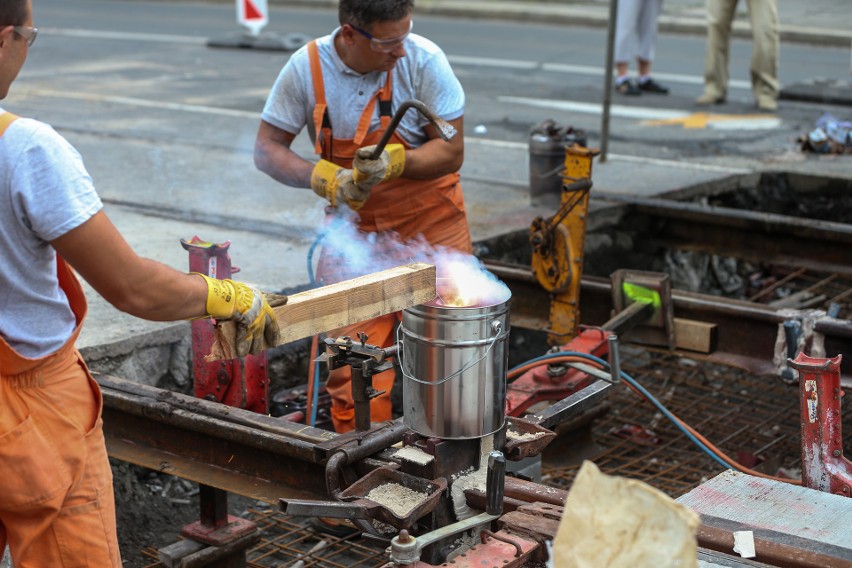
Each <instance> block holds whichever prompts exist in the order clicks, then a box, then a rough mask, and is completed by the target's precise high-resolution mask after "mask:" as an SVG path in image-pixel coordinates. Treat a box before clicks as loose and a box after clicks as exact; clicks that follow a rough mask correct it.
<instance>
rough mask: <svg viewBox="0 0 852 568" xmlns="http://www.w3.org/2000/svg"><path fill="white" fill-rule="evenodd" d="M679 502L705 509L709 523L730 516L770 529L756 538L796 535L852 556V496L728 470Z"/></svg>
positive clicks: (758, 528)
mask: <svg viewBox="0 0 852 568" xmlns="http://www.w3.org/2000/svg"><path fill="white" fill-rule="evenodd" d="M677 502H678V503H680V504H682V505H686V506H687V507H689V508H691V509H692V510H693V511H695V512H696V513H699V514H700V515H701V516H702V519H703V521H702V522H704V524H710V521H711V520H713V518H715V519H726V520H728V521H732V522H735V523H741V524H743V525H748V526H751V527H755V531H765V532H762V533H758V532H756V533H755V536H756V537H760V538H769V537H770V536H773V535H772V534H770V532H769V531H771V532H772V533H781V534H786V535H793V536H795V537H798V538H800V539H807V540H811V541H816V542H820V543H824V544H828V545H832V546H835V547H839V548H841V549H843V550H845V551H846V557H847V558H850V559H852V524H850V523H849V519H852V499H850V498H849V497H842V496H840V495H834V494H832V493H825V492H822V491H817V490H815V489H809V488H807V487H801V486H799V485H793V484H789V483H783V482H781V481H775V480H774V479H764V478H761V477H755V476H752V475H748V474H745V473H740V472H738V471H734V470H727V471H724V472H722V473H720V474H719V475H717V476H716V477H713V478H712V479H710V480H708V481H706V482H704V483H702V484H701V485H699V486H698V487H696V488H695V489H693V490H692V491H690V492H689V493H687V494H686V495H681V496H680V497H678V498H677ZM716 526H718V524H717V525H716ZM761 534H762V535H763V536H761ZM773 538H774V536H773Z"/></svg>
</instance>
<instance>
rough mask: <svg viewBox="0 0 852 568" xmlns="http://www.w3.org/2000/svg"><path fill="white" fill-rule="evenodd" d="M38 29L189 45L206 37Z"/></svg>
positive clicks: (203, 42)
mask: <svg viewBox="0 0 852 568" xmlns="http://www.w3.org/2000/svg"><path fill="white" fill-rule="evenodd" d="M39 31H40V32H41V33H42V34H43V35H45V36H47V35H56V36H64V37H80V38H85V39H114V40H119V41H149V42H156V43H185V44H190V45H206V44H207V38H202V37H195V36H185V35H169V34H146V33H136V32H110V31H100V30H78V29H72V28H44V29H42V28H39Z"/></svg>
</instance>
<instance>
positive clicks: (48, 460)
mask: <svg viewBox="0 0 852 568" xmlns="http://www.w3.org/2000/svg"><path fill="white" fill-rule="evenodd" d="M37 32H38V29H37V28H35V27H33V19H32V4H31V2H30V0H4V1H3V2H0V99H4V98H5V97H6V95H7V94H8V92H9V87H10V86H11V84H12V82H13V81H14V80H15V78H16V77H17V75H18V72H19V71H20V70H21V67H22V66H23V64H24V61H25V60H26V58H27V54H28V51H29V47H30V45H32V43H33V42H34V41H35V38H36V34H37ZM102 209H103V205H102V203H101V200H100V198H99V197H98V194H97V193H96V191H95V188H94V186H93V185H92V179H91V177H90V176H89V174H88V173H87V171H86V169H85V167H84V166H83V162H82V160H81V158H80V155H79V154H78V153H77V151H76V150H75V149H74V148H73V147H72V146H71V145H70V144H69V143H68V142H67V141H66V140H65V139H64V138H62V137H61V136H60V135H59V134H57V133H56V131H55V130H53V129H52V128H51V127H50V126H48V125H47V124H44V123H43V122H38V121H36V120H33V119H28V118H18V117H17V116H15V115H13V114H11V113H9V112H7V111H5V110H4V109H2V108H0V556H2V555H3V551H4V550H5V549H6V545H7V544H8V546H9V551H10V552H11V555H12V564H13V565H14V566H17V567H20V568H24V567H28V566H29V567H39V568H41V567H43V568H62V567H71V566H73V567H74V568H82V567H89V568H104V567H113V568H120V567H121V565H122V563H121V557H120V554H119V550H118V538H117V534H116V521H115V501H114V497H113V490H112V472H111V470H110V465H109V461H108V459H107V452H106V446H105V444H104V435H103V429H102V422H101V403H102V399H101V392H100V389H99V388H98V384H97V383H96V382H95V381H94V379H92V375H91V374H90V373H89V370H88V369H87V367H86V364H85V362H84V361H83V359H82V357H81V356H80V353H79V352H78V351H77V348H76V346H75V343H76V339H77V336H78V335H79V333H80V327H81V325H82V323H83V318H84V317H85V315H86V305H87V304H86V297H85V296H84V294H83V289H82V287H81V285H80V282H79V281H78V280H77V277H76V274H75V270H76V273H79V274H80V275H81V276H83V278H85V279H86V281H88V282H89V284H91V285H92V287H93V288H94V289H95V290H96V291H97V292H98V293H100V294H101V295H102V296H103V297H104V298H105V299H106V300H107V301H109V302H110V303H111V304H113V305H114V306H116V307H118V308H119V309H121V310H123V311H126V312H128V313H130V314H133V315H136V316H138V317H141V318H145V319H149V320H157V321H171V320H177V319H186V318H194V317H204V316H207V315H212V316H213V317H216V318H218V319H222V320H227V319H233V320H235V321H236V322H237V351H238V352H240V353H242V354H245V353H247V352H249V351H256V350H259V348H260V347H261V342H260V341H259V339H261V338H263V337H264V336H265V338H266V340H267V341H268V342H270V343H275V342H276V341H277V334H278V326H277V324H276V323H275V318H274V314H272V310H271V308H270V307H269V304H268V303H267V302H266V300H265V299H264V297H263V295H262V294H261V293H260V292H258V291H257V290H255V289H253V288H251V287H249V286H246V285H245V284H242V283H239V282H233V281H230V280H214V279H211V278H208V277H206V276H200V275H190V274H184V273H182V272H179V271H176V270H173V269H171V268H169V267H167V266H165V265H163V264H160V263H158V262H156V261H153V260H149V259H145V258H141V257H139V256H137V255H136V253H135V252H134V251H133V250H132V249H131V248H130V247H129V246H128V244H127V243H126V242H125V241H124V239H123V238H122V236H121V235H120V234H119V232H118V231H117V230H116V228H115V226H114V225H113V224H112V223H111V222H110V220H109V219H108V218H107V216H106V214H105V213H104V212H103V210H102Z"/></svg>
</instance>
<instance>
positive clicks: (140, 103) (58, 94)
mask: <svg viewBox="0 0 852 568" xmlns="http://www.w3.org/2000/svg"><path fill="white" fill-rule="evenodd" d="M21 93H22V94H25V95H34V96H38V97H53V98H60V99H75V100H81V101H89V102H98V103H110V104H118V105H128V106H137V107H145V108H155V109H162V110H176V111H181V112H196V113H199V114H216V115H219V116H233V117H237V118H253V119H257V120H259V119H260V113H259V112H250V111H246V110H234V109H229V108H221V107H211V106H204V105H185V104H180V103H168V102H164V101H147V100H145V99H136V98H132V97H114V96H110V95H95V94H91V93H70V92H68V91H51V90H48V89H29V90H25V91H21Z"/></svg>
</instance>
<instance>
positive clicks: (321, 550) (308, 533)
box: [142, 509, 388, 568]
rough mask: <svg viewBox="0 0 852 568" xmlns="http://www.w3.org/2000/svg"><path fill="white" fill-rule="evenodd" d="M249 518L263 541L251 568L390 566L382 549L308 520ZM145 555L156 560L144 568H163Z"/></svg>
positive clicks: (251, 513) (259, 514)
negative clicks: (314, 525)
mask: <svg viewBox="0 0 852 568" xmlns="http://www.w3.org/2000/svg"><path fill="white" fill-rule="evenodd" d="M246 518H248V519H250V520H252V521H254V522H255V523H257V526H258V528H260V529H261V531H262V536H261V539H260V541H259V542H258V543H257V544H255V545H254V546H252V547H251V548H250V549H249V550H248V552H247V553H246V560H247V562H246V566H247V567H248V568H279V567H284V566H287V567H289V568H295V567H297V566H298V567H303V568H309V567H316V568H374V567H379V566H383V565H385V564H387V562H388V556H387V552H386V551H385V550H384V549H383V548H376V547H375V546H373V547H371V546H367V545H365V544H363V541H362V539H360V538H358V537H353V536H350V537H345V538H341V537H335V536H330V535H327V534H324V533H319V532H317V531H315V530H313V529H312V528H311V527H310V525H309V520H308V519H302V518H294V517H288V516H285V515H282V514H281V513H278V512H277V511H274V510H272V509H264V510H261V509H249V510H248V515H247V517H246ZM142 554H143V555H144V556H146V557H147V558H150V559H152V560H153V563H151V564H148V565H146V566H145V568H162V567H163V564H162V563H160V562H159V561H158V560H157V551H156V550H154V549H148V550H145V551H143V553H142ZM299 562H302V564H299Z"/></svg>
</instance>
